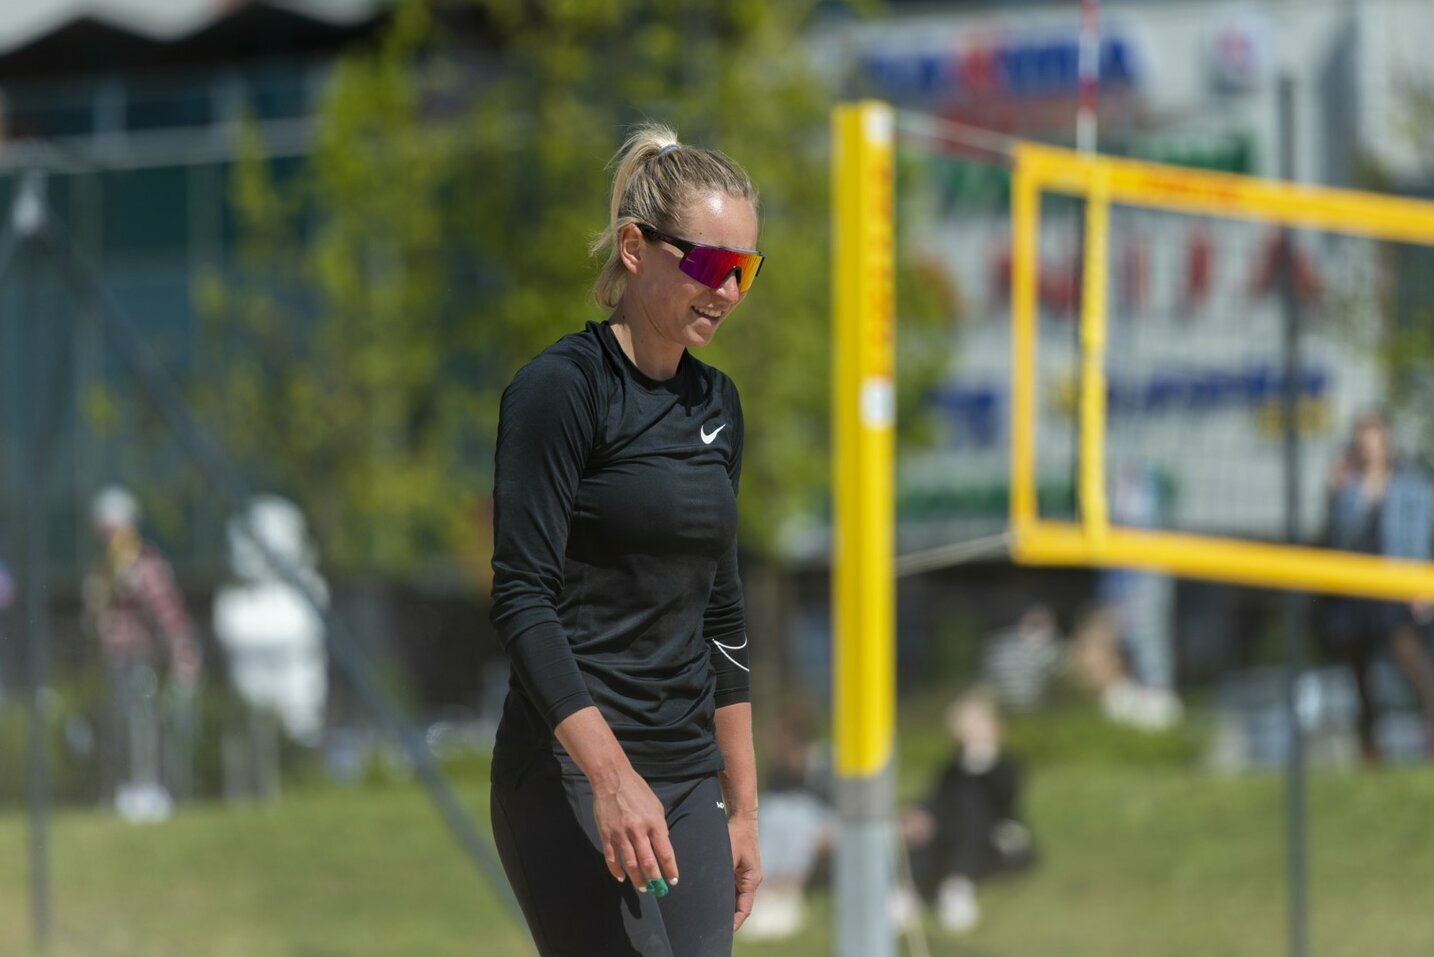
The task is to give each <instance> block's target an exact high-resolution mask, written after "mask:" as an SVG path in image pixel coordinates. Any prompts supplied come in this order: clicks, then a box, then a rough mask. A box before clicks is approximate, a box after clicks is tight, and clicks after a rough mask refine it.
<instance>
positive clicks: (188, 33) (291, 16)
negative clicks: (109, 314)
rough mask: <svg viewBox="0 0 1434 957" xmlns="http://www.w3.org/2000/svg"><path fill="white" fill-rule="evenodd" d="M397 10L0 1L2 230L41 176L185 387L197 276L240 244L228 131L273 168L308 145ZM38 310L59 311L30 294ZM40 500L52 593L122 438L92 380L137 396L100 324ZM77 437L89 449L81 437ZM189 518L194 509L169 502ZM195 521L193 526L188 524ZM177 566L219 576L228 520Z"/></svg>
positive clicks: (380, 4)
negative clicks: (350, 52)
mask: <svg viewBox="0 0 1434 957" xmlns="http://www.w3.org/2000/svg"><path fill="white" fill-rule="evenodd" d="M390 7H391V3H390V2H389V0H274V2H264V0H254V2H249V0H240V2H234V0H6V2H5V3H3V4H0V220H3V222H4V223H5V224H7V225H8V223H9V218H10V209H11V204H12V201H13V197H14V195H15V190H16V187H17V184H18V181H19V177H20V175H21V174H22V173H23V172H24V171H25V170H27V169H34V168H45V169H47V170H49V176H48V177H47V192H48V198H49V202H50V204H51V206H52V208H53V210H54V212H55V214H56V216H57V217H58V218H59V219H60V220H61V221H62V223H63V224H64V227H65V229H66V231H67V233H68V235H69V237H70V238H71V239H72V240H73V242H74V243H75V245H76V247H77V249H78V250H79V251H80V252H81V253H82V254H83V255H84V256H85V257H86V258H87V259H88V260H90V261H91V262H93V263H95V264H96V266H97V268H98V270H99V274H100V278H101V280H102V282H103V283H104V284H105V286H106V287H107V288H108V289H109V290H110V292H111V293H112V294H113V296H114V298H115V301H116V302H117V303H118V304H119V306H120V307H121V308H122V309H123V310H124V311H125V313H126V315H128V316H130V317H132V319H133V321H134V322H135V323H136V324H137V325H138V326H139V328H140V331H141V332H142V333H143V334H144V335H145V336H146V337H147V338H148V339H149V341H150V342H151V343H152V344H153V345H154V346H155V347H156V349H157V350H158V352H159V358H160V359H161V360H162V361H163V362H165V364H166V365H167V366H168V367H170V368H171V369H174V370H177V371H179V372H180V374H181V375H183V374H186V373H187V372H189V371H192V368H193V359H194V357H195V353H196V349H197V339H198V336H199V332H200V330H199V321H198V316H197V310H196V308H195V305H194V302H193V290H194V282H195V279H196V277H197V276H198V275H200V274H201V273H202V272H203V271H204V270H206V269H211V270H218V269H220V268H222V266H223V264H224V262H225V260H226V257H227V256H229V255H230V253H231V250H232V247H233V243H234V239H235V235H234V228H235V227H234V217H233V215H232V213H231V211H230V206H229V200H228V191H229V187H230V183H229V170H230V164H231V161H232V159H233V157H234V149H235V141H236V132H237V126H238V123H239V121H240V119H241V118H245V117H247V118H250V119H252V120H253V121H254V122H255V123H256V124H257V127H258V129H259V130H260V131H261V133H262V135H263V137H264V141H265V143H266V146H267V149H268V151H269V153H270V155H271V156H272V157H273V158H274V159H275V162H276V164H278V166H279V168H280V169H282V168H283V166H284V164H289V166H290V168H292V165H293V164H294V163H295V162H297V161H298V160H299V159H300V158H302V157H303V155H304V154H305V153H306V152H307V151H308V148H309V142H310V138H311V131H312V128H313V115H314V113H315V111H316V110H317V109H318V104H319V98H320V95H321V93H322V90H323V84H324V79H325V77H326V76H327V75H328V72H329V70H330V67H331V64H332V63H333V61H334V58H335V56H336V55H337V54H338V52H339V51H340V50H342V49H343V48H344V47H345V46H346V45H348V44H351V43H354V42H357V41H361V40H362V39H364V38H366V37H370V36H373V35H374V34H375V32H376V31H377V30H378V29H379V28H380V27H381V25H382V24H383V23H384V22H385V20H386V17H387V15H388V12H389V10H390ZM11 280H12V281H9V282H5V283H4V284H3V285H0V311H2V312H3V314H4V315H5V316H6V317H7V321H6V322H4V323H0V515H4V516H7V517H8V516H10V515H13V514H14V511H15V510H16V509H17V508H19V507H20V506H19V500H20V494H19V493H20V490H21V487H22V485H21V483H22V481H23V471H22V470H23V468H24V458H23V456H22V455H20V454H19V451H20V447H19V441H20V436H21V421H20V417H21V415H22V410H23V408H24V403H23V402H22V401H21V398H22V397H21V395H20V392H19V390H20V388H21V385H20V383H21V380H22V377H21V376H20V375H19V374H18V372H19V363H21V362H22V361H23V349H22V348H21V347H20V346H21V339H20V331H19V328H18V323H17V322H11V321H8V320H9V318H10V317H14V316H15V315H16V314H17V306H18V304H19V301H20V295H19V292H18V289H17V284H16V283H15V282H14V281H13V276H12V277H11ZM37 294H38V296H39V303H40V308H41V310H44V309H55V308H68V305H69V304H68V303H67V302H66V301H65V299H64V291H63V290H62V289H59V288H57V287H55V286H49V287H46V288H42V289H40V290H39V291H38V293H37ZM67 371H68V381H65V382H60V383H58V384H57V388H56V391H55V393H54V394H53V400H54V401H58V402H59V403H60V406H61V412H60V415H59V416H58V418H57V419H56V422H57V424H58V425H59V434H58V435H56V436H55V437H54V438H53V440H52V441H53V442H54V445H53V453H52V454H53V458H52V462H51V465H50V470H51V477H52V482H51V483H50V487H49V488H48V489H47V490H46V494H47V496H48V497H49V507H50V510H51V512H52V515H53V519H54V524H53V528H54V529H55V534H54V536H53V539H52V546H51V552H52V557H53V561H54V566H53V568H54V572H55V574H56V580H57V581H70V580H73V579H74V578H75V571H76V569H78V568H80V567H82V566H83V564H84V561H85V551H84V550H85V548H86V547H87V541H86V525H85V522H84V521H83V519H82V517H81V516H82V514H83V503H84V502H85V501H87V500H88V497H89V495H90V494H92V493H93V491H94V490H95V489H96V488H98V487H99V486H101V485H102V484H104V483H105V482H107V481H111V480H115V479H117V478H120V477H121V476H120V475H119V474H117V473H118V472H119V471H120V461H119V456H120V453H121V450H120V448H119V447H118V445H117V443H115V442H113V441H106V440H104V439H103V438H102V437H101V438H100V439H99V440H98V441H95V440H93V439H92V438H91V437H90V436H89V434H88V433H89V428H88V425H87V423H86V422H84V421H83V417H84V415H85V412H84V410H85V409H87V408H88V407H89V404H90V403H92V401H93V398H94V396H93V389H94V386H95V385H96V384H104V385H107V386H110V387H112V388H116V389H130V388H132V384H131V383H130V382H129V381H128V380H127V378H126V374H125V372H124V370H122V369H121V368H119V367H118V364H117V363H116V362H115V361H114V360H113V359H111V358H107V356H106V354H105V350H104V348H103V345H102V343H101V342H100V341H99V338H98V336H97V334H96V331H95V329H94V328H93V327H92V326H88V325H84V324H80V325H77V326H76V328H75V333H74V343H73V348H72V355H71V362H70V363H69V364H68V369H67ZM82 436H83V437H84V438H83V439H82ZM176 504H177V507H179V508H180V509H192V508H193V507H194V503H192V502H180V503H176ZM182 517H183V518H190V519H192V518H193V517H194V516H193V515H192V514H190V515H185V516H182ZM174 527H175V528H176V529H184V530H186V531H185V535H186V538H185V539H184V540H181V541H170V542H166V544H167V545H168V546H169V547H170V550H171V554H172V555H173V556H174V557H175V558H176V560H177V561H178V562H182V563H183V565H184V567H185V568H186V570H187V571H188V572H189V573H190V574H191V575H192V573H193V571H194V569H195V562H196V561H199V560H203V561H204V562H205V563H206V566H207V567H206V571H207V573H208V574H209V575H210V576H211V577H215V578H217V577H218V576H220V575H222V573H223V571H222V569H223V565H222V560H223V554H224V550H223V540H222V523H219V522H199V521H192V520H190V521H176V522H175V523H174Z"/></svg>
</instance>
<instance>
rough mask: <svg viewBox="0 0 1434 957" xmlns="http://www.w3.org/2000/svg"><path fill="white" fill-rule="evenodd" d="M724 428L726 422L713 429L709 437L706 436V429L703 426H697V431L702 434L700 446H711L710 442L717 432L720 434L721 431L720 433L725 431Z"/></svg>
mask: <svg viewBox="0 0 1434 957" xmlns="http://www.w3.org/2000/svg"><path fill="white" fill-rule="evenodd" d="M725 428H727V423H726V422H723V423H722V424H721V425H719V426H717V428H715V429H713V430H712V434H711V435H708V434H707V427H706V426H705V425H704V426H698V428H697V431H698V432H701V433H702V444H703V445H711V444H712V440H713V439H715V438H717V433H718V432H721V431H722V430H723V429H725Z"/></svg>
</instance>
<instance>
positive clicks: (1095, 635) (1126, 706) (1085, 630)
mask: <svg viewBox="0 0 1434 957" xmlns="http://www.w3.org/2000/svg"><path fill="white" fill-rule="evenodd" d="M1068 663H1069V667H1070V670H1071V673H1072V676H1073V677H1074V679H1075V681H1076V683H1077V684H1079V685H1080V686H1081V687H1083V688H1085V689H1086V690H1088V691H1090V692H1091V693H1092V694H1094V695H1095V696H1096V697H1097V698H1098V699H1099V701H1100V707H1101V711H1103V712H1104V713H1105V716H1106V717H1107V718H1108V719H1110V720H1111V721H1113V722H1115V723H1117V724H1126V725H1130V726H1132V727H1135V728H1140V729H1143V730H1146V731H1160V730H1164V729H1166V728H1169V727H1170V726H1171V725H1172V724H1174V723H1175V722H1176V721H1177V720H1179V718H1180V715H1181V712H1182V708H1181V705H1180V699H1179V698H1177V697H1175V695H1174V694H1173V693H1171V692H1169V691H1167V690H1165V689H1163V688H1156V687H1149V686H1145V685H1141V684H1139V683H1137V682H1135V681H1134V680H1132V679H1131V676H1130V671H1129V668H1128V667H1127V664H1126V659H1125V656H1124V654H1123V653H1122V649H1121V641H1120V617H1119V615H1118V613H1117V611H1116V609H1114V608H1111V607H1109V606H1106V605H1100V604H1097V605H1096V606H1095V607H1094V608H1092V609H1091V610H1090V611H1089V612H1087V613H1086V614H1085V615H1083V616H1082V618H1081V620H1080V622H1079V623H1078V624H1077V625H1076V629H1075V633H1074V635H1073V636H1072V638H1071V645H1070V652H1069V655H1068Z"/></svg>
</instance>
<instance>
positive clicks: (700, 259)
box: [636, 223, 765, 292]
mask: <svg viewBox="0 0 1434 957" xmlns="http://www.w3.org/2000/svg"><path fill="white" fill-rule="evenodd" d="M636 225H637V228H638V229H639V230H641V231H642V235H644V236H646V237H647V238H648V239H656V240H661V241H662V242H664V243H667V244H669V245H672V246H676V247H677V248H678V249H680V250H682V261H681V262H679V263H678V264H677V268H678V269H681V270H682V271H683V272H684V273H686V274H687V275H689V276H691V277H692V278H693V279H696V280H697V281H698V282H700V283H702V285H704V286H708V287H711V288H712V289H721V288H722V284H723V283H724V282H726V281H727V277H728V276H730V275H732V270H734V269H735V270H737V289H738V291H739V292H746V291H747V290H748V289H750V288H752V280H754V279H756V278H757V273H759V272H761V271H762V261H763V259H764V258H765V257H764V256H763V255H762V254H761V253H759V252H757V251H756V250H755V249H728V248H727V247H726V246H707V245H704V244H702V243H694V242H689V241H688V240H686V239H678V238H677V237H676V236H669V235H667V233H661V232H658V231H657V230H656V229H654V228H653V227H651V226H649V225H647V224H646V223H637V224H636Z"/></svg>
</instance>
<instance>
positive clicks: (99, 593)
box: [85, 486, 201, 821]
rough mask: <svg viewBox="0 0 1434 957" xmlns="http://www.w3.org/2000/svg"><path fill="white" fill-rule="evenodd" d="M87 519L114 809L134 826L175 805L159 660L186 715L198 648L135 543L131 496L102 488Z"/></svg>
mask: <svg viewBox="0 0 1434 957" xmlns="http://www.w3.org/2000/svg"><path fill="white" fill-rule="evenodd" d="M91 518H92V522H93V525H94V530H95V535H96V538H97V539H98V541H99V544H100V546H101V549H102V553H101V557H100V561H99V562H98V563H97V564H96V565H95V566H94V567H93V568H92V569H91V571H90V573H89V576H88V577H87V579H86V582H85V610H86V614H87V618H88V621H89V623H90V626H91V627H92V629H93V631H94V634H95V637H96V638H97V639H98V641H99V645H100V651H101V653H102V655H103V657H104V661H105V670H106V672H107V675H108V678H109V688H110V707H111V710H110V722H111V723H110V727H109V729H108V730H109V731H110V732H111V734H110V735H108V736H107V737H108V738H109V739H110V741H111V743H112V748H111V751H110V768H109V771H110V774H111V776H112V779H113V780H114V783H115V786H116V788H115V806H116V808H117V809H118V810H119V812H120V814H121V815H123V816H124V817H126V818H127V819H130V820H135V821H149V820H163V819H165V818H167V817H168V816H169V814H170V813H171V811H172V810H173V799H172V797H171V796H170V792H169V789H168V788H166V787H165V784H164V780H163V773H162V770H161V750H160V749H161V732H160V726H161V717H160V714H161V712H160V675H161V660H164V661H165V662H166V663H167V668H165V669H164V670H166V671H167V672H168V676H169V679H170V685H171V688H172V691H173V695H172V697H173V698H174V699H175V700H176V701H177V702H178V703H179V704H180V707H179V708H177V709H176V711H177V712H179V711H184V710H187V708H185V707H184V706H185V705H187V704H188V703H190V702H192V700H193V695H194V691H195V689H196V688H197V686H198V683H199V677H200V672H201V660H200V653H199V644H198V642H197V641H196V640H195V637H194V626H193V624H192V621H191V619H190V617H189V613H188V611H187V610H186V609H185V607H184V599H183V598H182V597H181V596H180V593H179V589H178V587H177V586H176V585H175V581H174V573H173V571H172V570H171V568H170V565H169V562H168V561H167V560H165V558H164V556H163V555H162V554H161V553H160V552H159V550H158V549H157V548H155V547H154V546H153V545H152V544H150V543H148V542H146V541H144V539H143V538H141V537H140V534H139V504H138V502H137V501H136V500H135V498H134V496H133V495H132V494H130V492H129V491H128V490H126V489H124V488H120V487H118V486H111V487H108V488H105V489H103V490H102V491H101V492H100V493H99V494H98V495H96V496H95V499H94V503H93V508H92V512H91ZM170 753H171V755H175V756H177V757H178V758H179V759H178V760H177V761H174V762H172V764H174V765H178V766H183V765H184V764H186V763H187V762H185V761H184V760H183V757H182V755H179V754H178V752H177V751H176V749H174V748H171V749H170ZM171 770H172V771H179V772H180V773H181V774H182V769H181V767H172V768H171Z"/></svg>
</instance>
